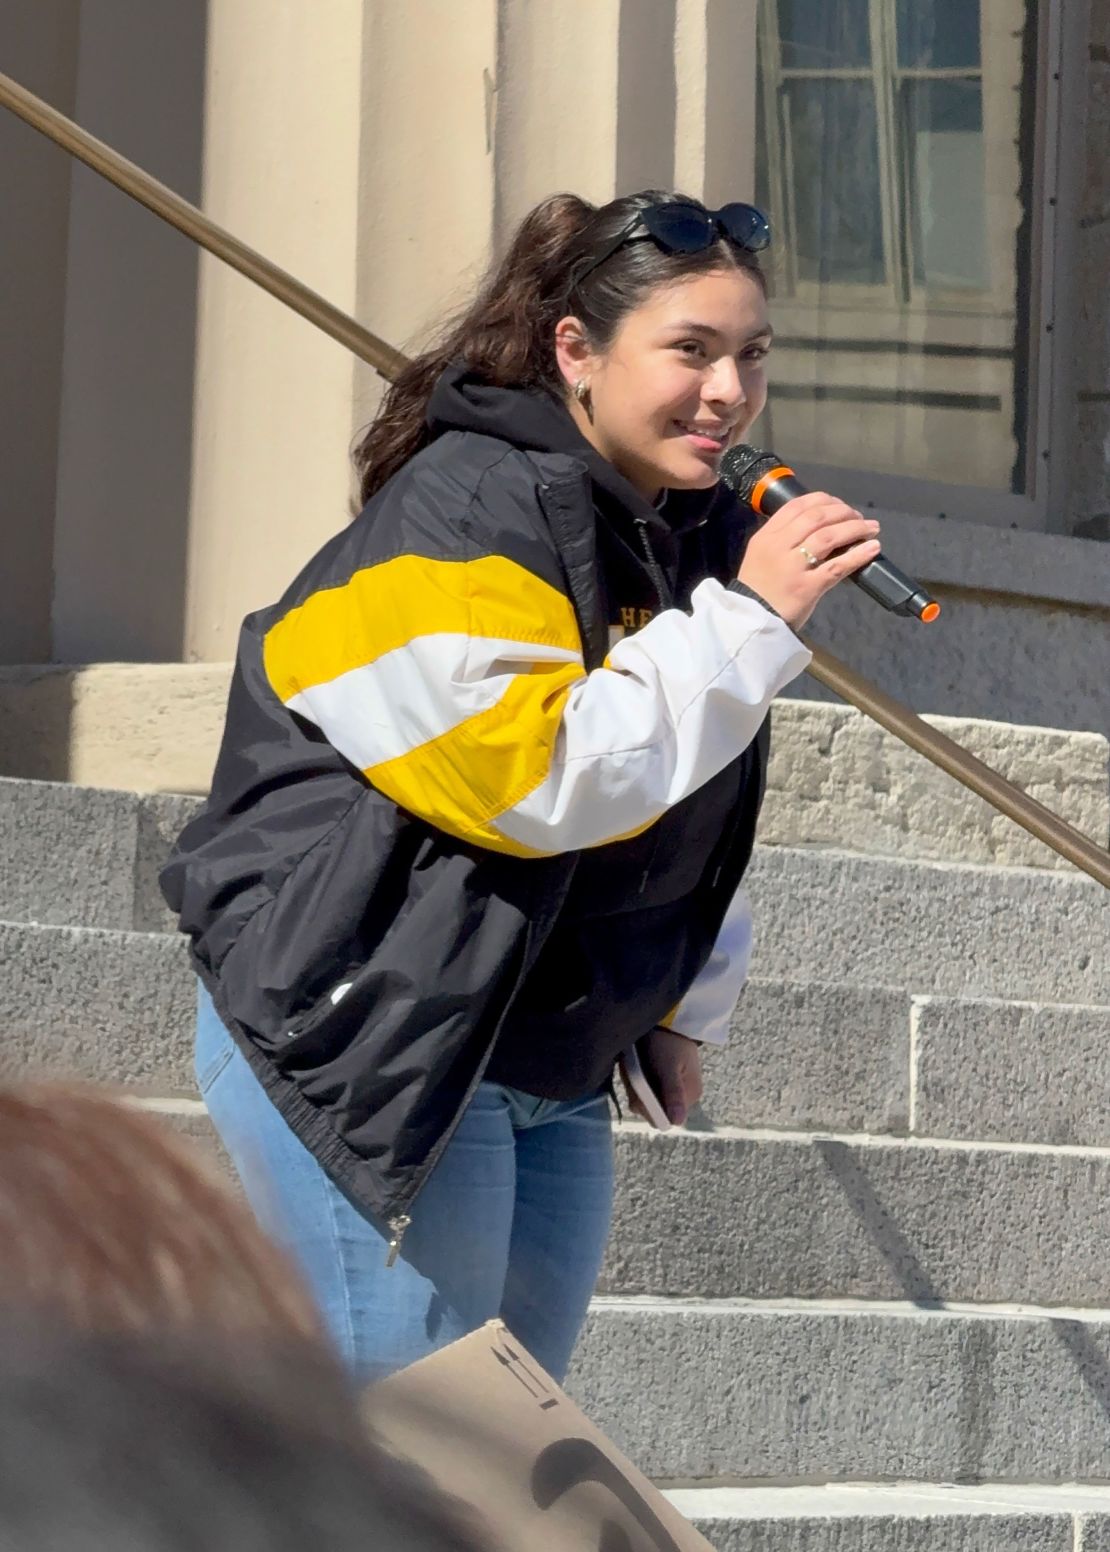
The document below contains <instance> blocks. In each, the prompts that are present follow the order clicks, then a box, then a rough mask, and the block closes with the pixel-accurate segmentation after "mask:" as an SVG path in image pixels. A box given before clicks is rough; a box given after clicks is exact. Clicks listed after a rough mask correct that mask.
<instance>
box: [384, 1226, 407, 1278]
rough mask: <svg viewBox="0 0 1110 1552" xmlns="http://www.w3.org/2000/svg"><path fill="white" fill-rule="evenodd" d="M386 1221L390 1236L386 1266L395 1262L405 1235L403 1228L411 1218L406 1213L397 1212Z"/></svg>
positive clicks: (405, 1227)
mask: <svg viewBox="0 0 1110 1552" xmlns="http://www.w3.org/2000/svg"><path fill="white" fill-rule="evenodd" d="M386 1222H387V1223H388V1225H389V1232H390V1235H391V1236H392V1237H391V1238H390V1241H389V1249H388V1250H387V1252H386V1257H385V1264H386V1266H387V1267H390V1266H394V1265H395V1264H396V1261H397V1257H398V1256H399V1255H400V1254H401V1242H402V1240H403V1239H404V1237H405V1230H406V1229H407V1228H408V1226H409V1224H410V1223H411V1222H412V1219H411V1217H410V1216H409V1214H408V1213H398V1214H397V1215H396V1217H393V1218H388V1219H387V1220H386Z"/></svg>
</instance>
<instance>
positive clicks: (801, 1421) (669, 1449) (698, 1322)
mask: <svg viewBox="0 0 1110 1552" xmlns="http://www.w3.org/2000/svg"><path fill="white" fill-rule="evenodd" d="M567 1388H568V1390H569V1391H570V1393H571V1395H572V1396H573V1397H574V1399H575V1400H576V1401H577V1402H578V1403H579V1405H581V1406H582V1407H583V1409H584V1410H585V1412H586V1414H587V1416H589V1417H590V1418H591V1419H592V1420H593V1421H594V1422H595V1423H596V1424H597V1425H598V1426H599V1427H600V1428H601V1429H602V1430H603V1431H604V1432H605V1433H607V1434H608V1435H609V1436H610V1437H611V1438H612V1439H613V1440H614V1441H615V1442H616V1443H617V1445H618V1446H619V1447H620V1448H621V1449H623V1450H624V1451H625V1452H626V1453H627V1454H629V1455H630V1456H631V1457H632V1459H633V1460H635V1461H636V1463H637V1465H638V1466H639V1467H640V1468H641V1470H643V1471H645V1472H646V1473H647V1474H648V1475H649V1476H651V1477H653V1478H655V1479H667V1480H670V1481H672V1482H676V1481H679V1480H682V1481H684V1482H701V1481H706V1480H708V1481H711V1482H713V1481H720V1480H721V1479H729V1480H733V1481H736V1482H744V1481H766V1480H768V1479H770V1480H774V1481H777V1482H782V1481H797V1482H805V1481H819V1482H826V1481H856V1480H860V1479H865V1480H876V1479H887V1480H893V1481H900V1480H904V1479H912V1480H917V1481H922V1482H937V1483H943V1482H977V1481H988V1480H990V1481H1005V1482H1045V1483H1067V1482H1099V1483H1104V1482H1107V1481H1110V1426H1108V1417H1110V1310H1101V1311H1092V1310H1085V1311H1082V1310H1075V1309H1068V1308H1062V1309H1052V1310H1046V1309H1036V1308H1033V1307H1022V1306H1019V1305H1007V1306H993V1307H991V1306H982V1305H948V1306H945V1307H943V1308H922V1307H920V1306H917V1305H914V1304H912V1303H908V1302H902V1303H894V1302H869V1301H863V1300H860V1301H852V1300H826V1301H814V1300H808V1301H807V1300H801V1299H783V1300H778V1301H758V1300H750V1301H747V1300H740V1299H729V1300H719V1301H712V1300H705V1299H691V1300H667V1299H634V1298H611V1297H610V1298H601V1299H599V1300H597V1301H596V1303H595V1305H594V1307H593V1309H592V1311H591V1314H590V1317H589V1319H588V1321H587V1325H586V1330H585V1332H584V1334H583V1337H582V1339H581V1341H580V1343H579V1346H578V1349H577V1352H576V1355H575V1359H574V1363H573V1366H572V1370H571V1374H570V1378H569V1380H568V1386H567Z"/></svg>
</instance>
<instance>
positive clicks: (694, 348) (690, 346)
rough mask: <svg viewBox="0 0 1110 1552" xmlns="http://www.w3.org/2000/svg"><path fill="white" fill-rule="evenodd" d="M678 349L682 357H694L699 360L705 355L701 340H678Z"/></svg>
mask: <svg viewBox="0 0 1110 1552" xmlns="http://www.w3.org/2000/svg"><path fill="white" fill-rule="evenodd" d="M678 349H679V350H681V352H682V354H683V355H684V356H696V357H697V358H698V359H699V360H700V359H701V358H702V357H703V356H704V355H705V346H704V345H703V344H702V342H701V340H679V342H678Z"/></svg>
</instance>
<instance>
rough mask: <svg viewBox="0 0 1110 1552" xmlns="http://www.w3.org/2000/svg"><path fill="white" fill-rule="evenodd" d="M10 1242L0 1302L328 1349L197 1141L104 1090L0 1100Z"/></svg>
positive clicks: (1, 1181) (309, 1309) (2, 1241)
mask: <svg viewBox="0 0 1110 1552" xmlns="http://www.w3.org/2000/svg"><path fill="white" fill-rule="evenodd" d="M0 1245H2V1247H3V1249H2V1253H0V1304H16V1305H30V1306H33V1307H35V1308H38V1309H42V1310H45V1311H48V1312H51V1313H53V1314H55V1315H57V1316H58V1317H59V1318H61V1319H64V1320H65V1321H66V1322H68V1323H71V1324H73V1325H75V1326H79V1327H84V1328H87V1329H95V1330H121V1329H123V1330H126V1329H130V1330H139V1329H142V1328H144V1327H157V1328H160V1329H170V1330H175V1329H181V1328H188V1327H193V1326H199V1327H203V1328H205V1329H206V1330H208V1331H214V1332H224V1333H227V1334H232V1333H253V1334H254V1335H255V1336H257V1337H259V1338H264V1337H267V1336H272V1337H275V1338H299V1339H301V1340H304V1341H308V1342H315V1341H322V1335H321V1326H320V1323H319V1321H318V1319H317V1316H316V1312H315V1310H314V1308H313V1305H312V1303H311V1301H310V1300H309V1297H308V1295H307V1293H306V1292H305V1291H304V1289H303V1288H302V1287H301V1284H300V1282H299V1281H298V1279H297V1277H296V1275H295V1273H294V1272H293V1269H292V1267H291V1266H289V1264H288V1263H287V1262H286V1260H285V1258H284V1256H283V1255H282V1254H281V1252H280V1251H279V1250H278V1249H277V1248H276V1247H275V1246H274V1245H272V1244H271V1242H270V1241H269V1240H268V1239H267V1238H266V1236H265V1235H264V1234H263V1232H262V1230H261V1229H260V1228H259V1227H258V1225H257V1223H256V1222H255V1220H254V1218H253V1217H252V1216H251V1214H250V1212H249V1211H248V1210H247V1208H246V1207H245V1206H244V1205H243V1204H242V1203H240V1202H239V1201H237V1200H236V1199H235V1197H233V1196H232V1195H231V1193H230V1192H229V1191H228V1190H227V1189H226V1188H225V1187H224V1185H223V1183H222V1182H221V1181H220V1180H218V1179H217V1178H216V1176H215V1175H214V1174H209V1172H208V1170H207V1169H206V1167H205V1166H204V1164H203V1163H202V1162H201V1160H200V1159H199V1158H198V1157H197V1155H196V1152H195V1150H194V1149H193V1148H192V1147H191V1146H190V1145H189V1143H188V1142H187V1141H186V1140H184V1139H182V1138H179V1137H177V1136H176V1135H175V1134H174V1133H173V1132H172V1130H171V1129H170V1126H169V1123H168V1121H166V1120H165V1119H164V1118H161V1117H158V1116H155V1115H151V1114H149V1113H146V1112H143V1111H141V1110H138V1109H136V1108H135V1107H134V1106H131V1105H126V1104H123V1103H121V1102H120V1101H119V1100H117V1099H116V1098H114V1097H112V1096H111V1095H110V1094H105V1093H101V1092H100V1091H98V1090H96V1089H91V1088H81V1087H78V1086H75V1085H74V1086H70V1085H63V1084H33V1085H32V1084H27V1085H24V1086H20V1087H12V1088H8V1089H0Z"/></svg>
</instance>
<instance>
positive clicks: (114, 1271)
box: [0, 1084, 480, 1552]
mask: <svg viewBox="0 0 1110 1552" xmlns="http://www.w3.org/2000/svg"><path fill="white" fill-rule="evenodd" d="M479 1546H480V1542H479V1541H478V1540H477V1539H475V1538H474V1537H473V1535H472V1532H471V1530H470V1529H469V1527H468V1522H467V1519H466V1514H465V1511H462V1510H460V1509H458V1507H457V1506H456V1505H454V1503H453V1502H450V1501H448V1500H446V1499H445V1498H444V1496H443V1494H442V1493H441V1492H440V1491H439V1490H438V1489H437V1488H436V1486H435V1484H434V1482H432V1481H431V1480H430V1479H428V1478H425V1477H424V1475H423V1474H422V1473H421V1472H420V1471H419V1470H418V1469H417V1468H415V1467H412V1466H409V1465H405V1464H401V1463H398V1462H396V1461H395V1460H394V1459H393V1458H392V1457H391V1456H389V1455H388V1454H387V1453H386V1452H385V1451H383V1450H382V1449H380V1448H379V1447H378V1446H377V1445H375V1443H374V1441H373V1439H372V1437H371V1436H370V1434H369V1432H368V1430H367V1427H366V1422H365V1413H360V1408H359V1404H358V1400H357V1397H356V1396H355V1394H354V1392H353V1391H352V1389H351V1388H350V1385H349V1383H348V1381H347V1378H346V1376H345V1374H344V1373H343V1372H342V1370H341V1367H340V1365H339V1362H338V1360H337V1358H336V1357H335V1356H334V1355H333V1353H332V1351H331V1349H330V1348H329V1347H328V1346H327V1345H326V1344H325V1342H324V1339H323V1336H322V1334H321V1327H320V1324H319V1322H318V1320H317V1317H316V1314H315V1311H314V1308H313V1306H312V1304H311V1302H310V1300H309V1298H308V1295H307V1294H306V1293H305V1291H304V1290H303V1288H302V1287H301V1285H300V1283H299V1281H298V1280H297V1277H296V1276H295V1274H294V1272H293V1270H292V1268H291V1267H290V1266H289V1265H288V1264H287V1262H286V1261H285V1259H284V1257H283V1256H282V1255H281V1253H280V1252H279V1251H278V1250H277V1249H276V1248H275V1247H274V1246H273V1245H272V1244H271V1243H270V1241H269V1240H268V1239H267V1238H266V1236H265V1235H264V1234H263V1232H262V1230H261V1229H260V1228H259V1227H258V1226H257V1224H256V1223H255V1221H254V1219H253V1218H252V1217H251V1215H250V1214H249V1212H248V1211H247V1209H246V1208H245V1207H243V1206H242V1205H241V1204H240V1203H239V1202H238V1201H237V1200H236V1199H235V1198H234V1197H233V1196H232V1195H231V1194H230V1192H229V1191H227V1190H226V1189H225V1187H224V1186H223V1185H222V1183H221V1182H220V1181H219V1180H218V1179H217V1178H215V1177H214V1176H211V1175H209V1173H208V1171H207V1169H206V1168H205V1167H204V1165H203V1164H202V1162H201V1161H200V1160H199V1159H198V1158H197V1157H196V1156H195V1154H194V1151H193V1150H192V1148H191V1147H190V1146H189V1144H188V1143H187V1142H186V1141H183V1140H182V1139H180V1138H178V1137H176V1136H175V1135H174V1134H173V1133H172V1132H171V1131H170V1129H169V1126H168V1124H167V1123H166V1122H165V1121H164V1120H160V1119H159V1118H158V1117H156V1116H152V1115H150V1114H147V1113H144V1112H142V1111H139V1110H136V1109H135V1108H134V1107H132V1106H128V1105H124V1104H121V1103H120V1102H119V1101H118V1100H117V1099H114V1098H113V1097H111V1096H110V1095H106V1094H102V1093H100V1092H98V1091H96V1090H92V1089H87V1088H78V1087H73V1086H68V1085H58V1084H50V1085H46V1084H42V1085H37V1084H36V1085H27V1086H24V1087H19V1088H9V1089H7V1090H0V1552H74V1549H80V1552H225V1549H226V1552H255V1549H257V1552H347V1549H348V1548H350V1549H351V1552H356V1549H357V1552H476V1549H477V1548H478V1547H479Z"/></svg>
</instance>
